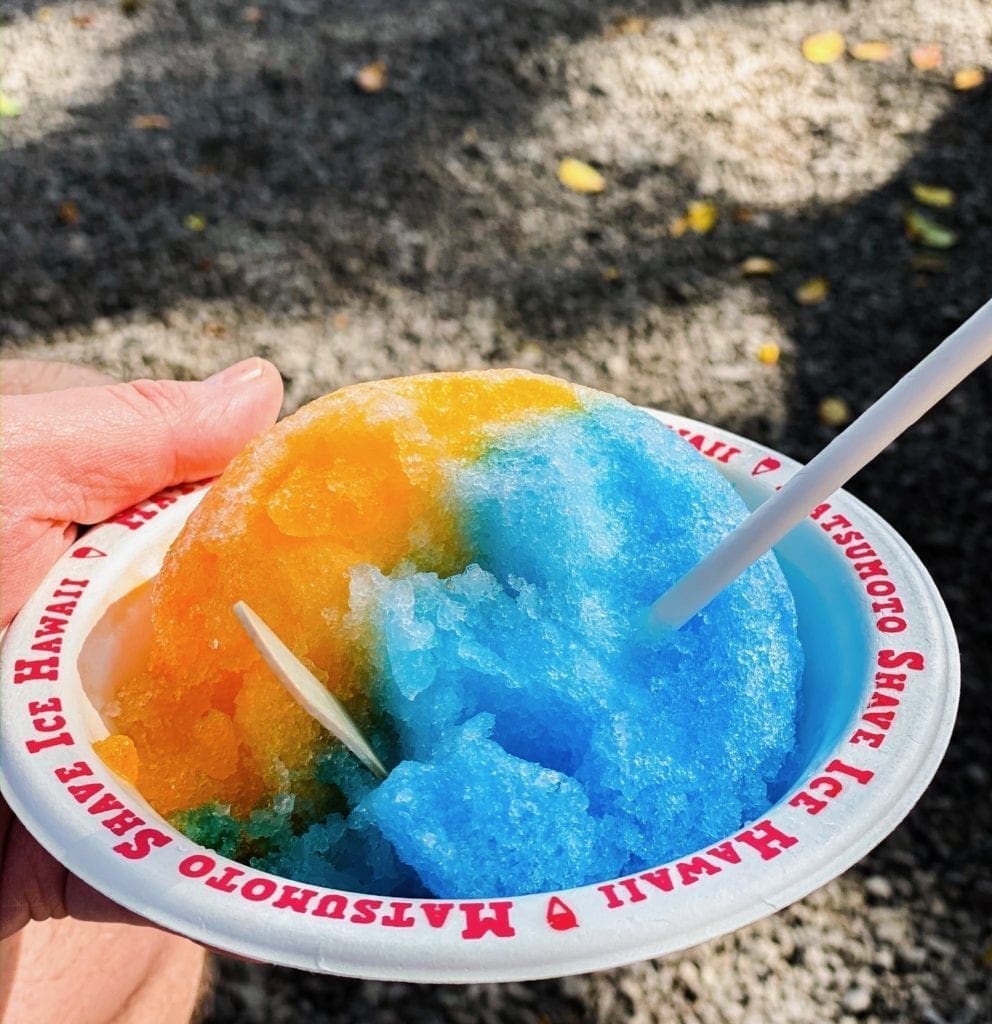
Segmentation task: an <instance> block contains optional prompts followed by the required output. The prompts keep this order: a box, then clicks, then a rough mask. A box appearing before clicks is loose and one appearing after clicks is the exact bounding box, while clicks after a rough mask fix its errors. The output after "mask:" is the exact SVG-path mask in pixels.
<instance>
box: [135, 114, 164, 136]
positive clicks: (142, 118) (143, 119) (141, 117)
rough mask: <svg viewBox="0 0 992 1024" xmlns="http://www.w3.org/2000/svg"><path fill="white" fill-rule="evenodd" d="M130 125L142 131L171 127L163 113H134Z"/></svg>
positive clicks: (162, 129) (161, 129)
mask: <svg viewBox="0 0 992 1024" xmlns="http://www.w3.org/2000/svg"><path fill="white" fill-rule="evenodd" d="M131 127H132V128H140V129H141V130H142V131H162V132H164V131H165V130H166V129H168V128H171V127H172V122H171V121H170V120H169V119H168V118H167V117H166V116H165V114H135V115H134V117H132V118H131Z"/></svg>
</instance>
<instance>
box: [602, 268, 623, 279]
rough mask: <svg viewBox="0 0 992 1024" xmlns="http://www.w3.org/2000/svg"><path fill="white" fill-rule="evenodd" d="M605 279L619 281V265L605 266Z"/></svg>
mask: <svg viewBox="0 0 992 1024" xmlns="http://www.w3.org/2000/svg"><path fill="white" fill-rule="evenodd" d="M603 280H604V281H619V280H620V268H619V267H604V268H603Z"/></svg>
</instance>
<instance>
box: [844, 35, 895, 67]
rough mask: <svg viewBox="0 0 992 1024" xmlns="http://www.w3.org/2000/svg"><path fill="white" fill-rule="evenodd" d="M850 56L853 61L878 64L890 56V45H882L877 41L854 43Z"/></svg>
mask: <svg viewBox="0 0 992 1024" xmlns="http://www.w3.org/2000/svg"><path fill="white" fill-rule="evenodd" d="M851 56H852V57H853V58H854V59H855V60H863V61H868V62H869V63H871V64H880V63H881V62H882V61H886V60H888V59H889V58H890V57H891V56H892V44H891V43H883V42H881V41H879V40H871V41H870V42H864V43H855V44H854V46H852V47H851Z"/></svg>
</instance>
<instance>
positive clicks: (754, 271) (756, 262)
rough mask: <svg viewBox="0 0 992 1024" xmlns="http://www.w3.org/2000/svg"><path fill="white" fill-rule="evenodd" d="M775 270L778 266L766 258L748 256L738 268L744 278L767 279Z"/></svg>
mask: <svg viewBox="0 0 992 1024" xmlns="http://www.w3.org/2000/svg"><path fill="white" fill-rule="evenodd" d="M777 270H778V264H777V263H776V262H775V261H774V260H770V259H769V258H768V257H767V256H748V258H747V259H746V260H744V262H743V263H741V266H740V271H741V273H742V274H743V275H744V276H745V277H767V276H768V275H769V274H774V273H775V271H777Z"/></svg>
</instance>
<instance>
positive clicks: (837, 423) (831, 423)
mask: <svg viewBox="0 0 992 1024" xmlns="http://www.w3.org/2000/svg"><path fill="white" fill-rule="evenodd" d="M817 411H818V413H819V416H820V422H821V423H822V424H823V425H824V426H827V427H843V426H844V425H845V424H846V423H850V422H851V409H850V406H849V405H848V404H847V402H845V401H844V399H843V398H837V397H835V396H833V395H831V396H830V397H828V398H824V399H823V400H822V401H821V402H820V407H819V409H818V410H817Z"/></svg>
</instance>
